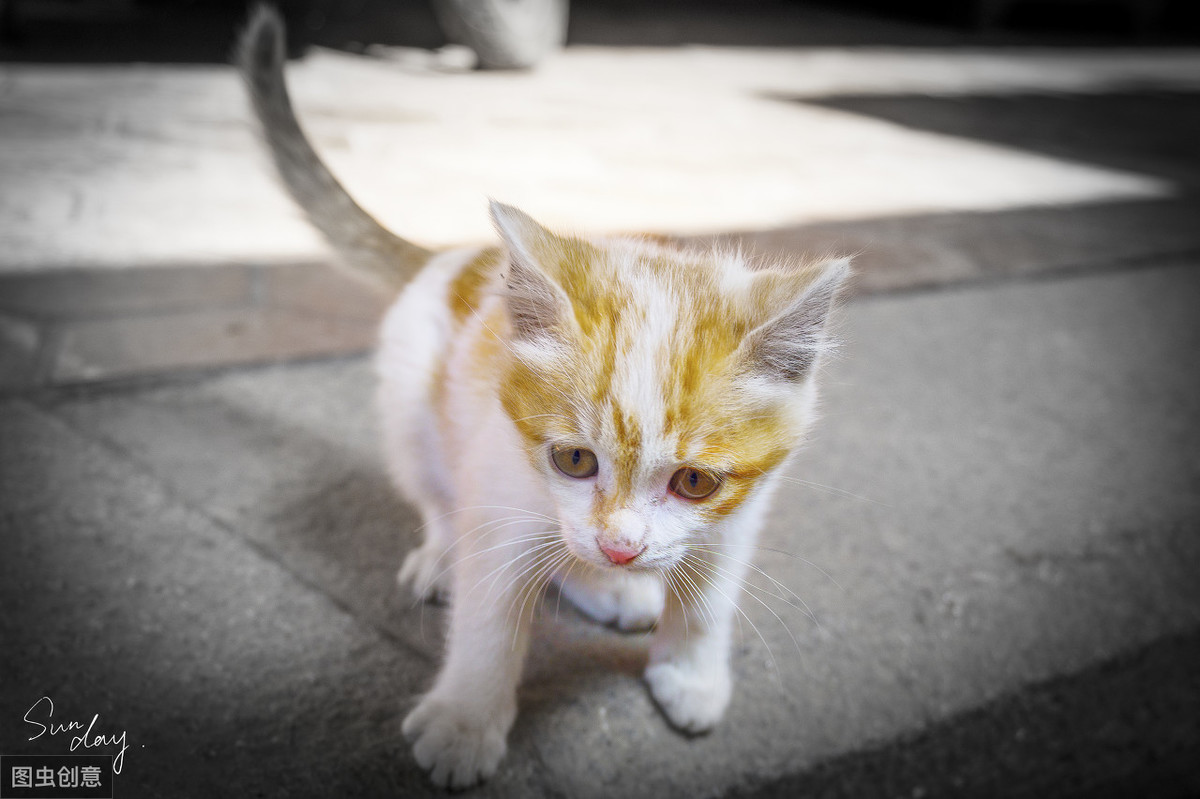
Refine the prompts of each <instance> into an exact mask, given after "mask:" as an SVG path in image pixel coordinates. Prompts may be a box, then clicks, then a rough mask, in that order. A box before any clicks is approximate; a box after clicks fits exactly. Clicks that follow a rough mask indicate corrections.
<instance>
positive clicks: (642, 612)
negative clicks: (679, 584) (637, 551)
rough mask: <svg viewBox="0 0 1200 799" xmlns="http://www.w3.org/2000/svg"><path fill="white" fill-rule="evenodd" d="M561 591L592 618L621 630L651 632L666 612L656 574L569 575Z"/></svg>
mask: <svg viewBox="0 0 1200 799" xmlns="http://www.w3.org/2000/svg"><path fill="white" fill-rule="evenodd" d="M559 590H560V591H561V592H562V593H563V594H564V595H566V597H567V599H568V600H570V602H571V604H572V605H574V606H575V607H577V608H579V609H580V610H581V611H583V613H584V614H586V615H587V616H588V617H589V618H591V619H593V620H595V621H598V622H600V623H601V624H614V625H616V626H617V628H618V629H621V630H626V631H633V630H649V629H650V628H651V627H653V626H654V625H655V623H656V622H657V621H658V618H659V616H661V615H662V612H663V601H664V591H663V584H662V580H661V579H659V578H658V576H657V575H653V574H613V575H606V574H604V573H602V572H601V573H597V574H592V575H588V576H586V577H579V578H576V577H574V576H571V575H568V577H567V579H566V581H565V582H563V583H561V584H560V585H559Z"/></svg>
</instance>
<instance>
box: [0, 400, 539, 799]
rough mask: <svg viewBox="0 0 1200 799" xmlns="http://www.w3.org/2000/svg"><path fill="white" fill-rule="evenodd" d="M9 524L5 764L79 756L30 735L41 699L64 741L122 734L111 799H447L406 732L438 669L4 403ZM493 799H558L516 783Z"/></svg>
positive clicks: (1, 658)
mask: <svg viewBox="0 0 1200 799" xmlns="http://www.w3.org/2000/svg"><path fill="white" fill-rule="evenodd" d="M18 466H19V468H18ZM0 507H3V509H4V511H3V513H2V514H0V540H3V541H4V557H3V558H0V603H2V604H3V607H4V608H5V612H4V613H3V614H0V640H3V641H4V646H3V647H2V648H0V671H2V673H3V674H4V680H3V683H2V684H0V718H4V719H9V720H11V719H15V720H16V721H15V722H7V721H6V722H5V723H4V724H0V751H3V752H4V753H5V754H66V753H68V747H69V746H70V738H69V737H68V736H67V735H66V734H60V735H57V736H51V735H49V734H47V735H45V736H44V737H43V738H41V739H39V740H32V741H31V740H28V736H29V734H30V732H31V731H33V730H35V728H31V727H28V726H27V725H26V724H24V723H23V722H22V721H21V719H23V718H24V716H25V714H26V713H28V712H29V710H30V708H31V707H32V706H33V705H34V704H35V702H37V701H38V700H39V698H40V697H42V696H49V697H50V698H51V701H52V702H53V703H54V714H53V718H54V720H55V721H56V722H60V723H66V722H67V721H68V720H79V719H82V720H83V721H84V723H86V722H87V720H88V719H90V718H91V717H92V715H93V714H98V716H99V718H98V719H97V722H96V728H95V730H94V732H97V733H103V734H106V735H117V734H118V733H119V731H124V732H125V734H126V744H127V745H128V747H129V749H128V751H127V752H126V753H125V757H124V763H123V768H122V770H121V773H120V774H119V775H118V776H117V777H116V786H117V788H116V794H117V795H119V796H172V797H197V799H199V797H208V796H221V795H227V794H229V793H230V791H233V792H235V793H238V794H243V793H244V794H245V795H248V796H313V795H322V796H345V797H372V796H413V797H426V796H429V797H436V796H443V795H444V792H442V791H439V790H435V789H433V788H432V787H431V786H430V785H429V783H428V781H427V780H426V778H425V775H424V773H423V772H422V770H421V769H420V768H419V767H418V766H417V765H416V763H415V762H414V761H413V760H412V757H411V755H410V753H409V750H408V747H407V746H406V745H405V744H404V742H403V738H402V736H401V733H400V720H401V718H402V716H403V713H404V711H405V709H406V707H407V706H409V705H410V703H411V702H412V698H413V696H414V695H415V694H416V693H417V692H418V691H420V690H421V689H422V688H423V687H424V685H425V684H426V681H427V680H428V675H429V672H430V671H431V669H432V663H431V662H430V661H429V660H428V659H426V658H425V657H422V656H421V655H420V654H419V653H414V652H413V651H412V650H409V649H407V648H406V647H404V646H402V645H397V644H396V642H394V641H390V640H388V639H387V638H386V636H381V635H379V634H378V632H377V631H374V630H372V629H370V628H369V626H366V625H363V624H361V623H359V621H358V620H356V619H355V618H353V617H352V616H351V615H349V614H347V613H346V612H345V611H344V610H343V609H342V608H341V607H339V606H338V605H337V604H336V603H335V602H331V601H330V599H329V598H328V597H327V596H325V595H323V594H322V593H321V591H319V590H313V589H312V588H311V587H310V586H308V585H307V584H306V583H305V582H304V581H303V580H298V579H296V577H295V576H294V575H293V574H290V573H289V572H288V571H287V569H286V568H283V567H281V566H280V564H279V563H277V562H276V561H275V560H274V559H273V558H272V557H271V556H270V555H269V554H265V553H263V552H260V551H258V550H256V549H255V548H254V547H252V546H248V545H247V543H246V542H245V541H244V540H243V539H241V538H239V536H238V535H237V534H236V533H235V531H232V530H230V529H228V528H224V527H222V525H221V524H220V523H218V522H214V521H213V520H212V519H211V518H209V517H208V516H207V515H206V514H205V513H204V512H203V509H196V508H192V507H188V506H187V504H186V503H185V502H181V501H180V500H179V499H178V497H177V496H176V495H175V494H174V492H173V490H172V489H171V488H170V487H169V484H165V483H163V482H162V481H160V480H159V479H157V477H156V476H154V475H151V474H149V473H147V472H146V471H144V470H143V469H141V468H139V467H137V466H135V465H134V464H133V463H131V462H129V461H127V460H125V459H123V458H122V457H120V456H119V455H116V454H115V453H114V452H113V451H112V450H111V449H110V448H107V447H105V446H103V445H100V444H97V443H96V442H94V441H89V440H87V439H86V438H85V437H82V436H80V435H79V434H78V433H76V432H74V431H72V430H70V429H68V428H67V427H65V426H64V425H63V424H62V423H61V422H60V421H58V420H56V419H54V418H53V417H50V416H48V415H46V414H44V413H42V412H40V411H38V410H37V409H35V408H32V407H30V406H29V405H28V404H26V403H23V402H7V403H0ZM43 707H46V706H45V705H44V704H43ZM34 717H38V716H37V714H36V713H35V714H34ZM95 751H96V752H97V753H103V754H115V751H116V748H115V747H103V748H97V749H95ZM517 754H518V757H519V758H520V760H521V761H522V762H529V761H530V759H531V755H530V754H529V753H528V751H522V750H521V749H519V748H518V750H517ZM492 787H493V790H494V791H495V795H498V796H503V797H521V796H539V795H545V792H546V790H547V787H546V785H545V783H544V779H543V777H542V775H541V774H539V773H537V772H536V771H535V770H533V769H520V768H516V769H512V770H509V771H507V772H506V773H504V774H502V775H500V778H499V780H498V781H497V782H496V783H495V784H494V785H493V786H492Z"/></svg>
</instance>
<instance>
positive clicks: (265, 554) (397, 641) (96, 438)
mask: <svg viewBox="0 0 1200 799" xmlns="http://www.w3.org/2000/svg"><path fill="white" fill-rule="evenodd" d="M12 401H13V402H15V403H17V404H19V405H23V406H25V407H26V409H27V410H29V411H30V412H31V413H35V414H37V415H39V416H42V417H43V418H45V419H47V420H48V421H51V422H52V423H54V424H57V425H59V426H60V427H61V428H62V429H64V430H67V431H69V432H70V433H71V434H73V435H76V436H79V437H80V438H82V439H84V440H85V441H90V442H92V443H94V444H96V445H98V446H100V447H103V448H104V449H106V450H108V451H109V452H110V453H112V454H113V455H114V456H115V457H117V458H119V459H121V460H122V461H124V462H125V463H127V464H129V465H130V466H131V467H132V468H133V469H134V470H135V471H136V472H137V473H138V474H140V475H141V476H143V477H145V478H146V479H148V480H152V481H153V482H154V483H156V484H157V485H158V486H159V488H160V489H161V490H162V492H163V494H164V496H166V497H167V498H168V499H170V500H171V501H172V502H175V503H178V504H179V505H180V506H181V507H183V508H185V509H187V510H188V511H189V512H192V513H195V514H197V515H199V516H200V517H202V518H204V519H205V520H206V521H208V522H209V523H210V524H212V525H213V526H214V527H215V528H216V529H219V530H220V531H221V532H222V533H224V534H225V535H226V536H228V537H229V538H230V539H232V540H233V541H235V542H236V543H239V544H241V545H243V546H245V547H246V548H247V549H249V550H250V551H252V552H253V553H255V554H256V555H258V556H259V557H260V558H262V559H263V560H265V561H266V562H268V563H272V564H274V565H275V566H276V567H278V568H279V569H280V570H281V571H283V572H284V573H285V574H287V575H288V576H289V578H291V579H292V580H294V581H295V582H296V584H297V585H298V586H300V587H301V588H303V589H305V590H307V591H309V592H311V593H313V594H316V595H318V596H320V597H322V598H323V599H324V600H325V601H326V602H328V603H329V604H330V605H331V606H332V607H334V608H336V609H337V610H338V611H339V612H340V613H342V614H344V615H346V616H348V617H349V618H351V619H352V620H353V622H354V623H355V624H357V625H359V626H360V627H362V628H363V629H367V630H370V631H372V632H373V633H375V634H376V635H377V636H379V637H380V638H381V639H382V640H383V641H385V642H387V643H389V644H391V645H392V646H393V647H397V648H399V649H400V650H402V651H404V652H405V653H407V654H410V655H413V656H415V657H417V658H419V659H420V660H422V661H425V662H430V658H429V655H428V654H427V653H425V652H422V651H421V650H420V649H418V648H417V647H414V646H412V645H411V644H410V643H409V642H407V641H405V640H404V639H403V638H402V637H400V636H397V635H395V634H393V633H392V632H391V631H389V630H387V629H386V628H382V627H379V626H377V625H375V624H371V623H370V622H368V621H366V620H364V619H363V617H362V616H360V615H359V614H357V613H355V612H354V610H353V609H352V608H350V607H349V606H348V605H346V604H345V603H344V602H341V601H340V600H338V599H337V598H336V597H335V596H333V595H331V594H330V593H328V592H327V591H324V590H322V589H321V587H320V586H319V585H316V584H314V583H313V582H312V581H310V580H307V579H305V577H304V576H303V575H300V574H298V573H296V571H294V570H293V569H291V568H289V567H288V565H287V564H286V563H284V562H283V561H281V560H280V559H279V558H277V557H275V556H274V554H273V553H272V552H271V551H270V550H269V549H266V548H265V547H263V546H261V545H260V544H257V543H256V542H254V541H252V540H250V539H248V538H246V537H245V536H241V535H238V533H237V531H236V530H234V529H232V528H231V527H230V526H229V525H228V524H227V523H225V522H224V521H223V520H221V519H220V518H218V517H216V516H213V515H212V514H210V513H208V512H207V511H206V510H205V509H204V508H203V507H202V506H200V505H197V504H196V503H195V502H192V501H191V500H189V499H188V498H187V497H186V496H184V495H182V494H181V493H180V492H179V491H177V490H176V489H175V487H174V486H173V485H172V484H171V483H170V482H168V481H166V480H163V479H161V478H160V477H159V476H158V474H157V473H156V472H155V471H154V470H153V469H152V468H150V466H149V465H148V464H146V463H145V462H143V461H142V460H141V459H140V458H138V457H137V456H136V455H134V454H133V453H132V452H130V451H129V450H128V449H126V448H125V447H123V446H121V445H120V444H119V443H117V442H115V441H113V440H111V439H109V438H108V437H107V436H103V435H96V434H95V433H93V432H91V431H88V430H86V429H83V428H81V427H79V426H77V425H74V424H72V423H71V422H70V421H69V420H67V419H64V418H63V417H62V416H60V415H59V414H57V413H55V412H54V411H53V410H52V409H51V408H47V407H44V406H41V405H38V404H37V403H36V402H32V401H30V400H29V399H28V398H24V397H18V398H15V399H13V400H12Z"/></svg>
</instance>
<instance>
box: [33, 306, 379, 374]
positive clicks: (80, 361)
mask: <svg viewBox="0 0 1200 799" xmlns="http://www.w3.org/2000/svg"><path fill="white" fill-rule="evenodd" d="M374 343H375V325H374V324H370V323H364V322H356V321H354V320H349V319H340V318H336V317H316V316H311V315H304V314H300V313H295V312H290V311H284V310H276V309H255V308H239V309H228V310H227V309H215V310H206V311H193V312H184V313H178V314H173V315H155V316H129V317H118V318H111V319H95V320H81V321H73V322H66V323H64V324H63V325H62V326H61V338H60V342H59V349H58V352H57V353H56V354H55V358H54V364H53V367H52V371H51V375H50V377H51V379H52V380H54V381H56V382H62V381H75V380H96V379H103V378H114V377H124V376H129V375H135V374H145V373H149V372H155V371H164V370H172V369H179V368H197V367H211V366H224V365H229V364H248V363H263V362H270V361H278V360H284V359H288V358H304V357H313V356H327V355H341V354H346V353H352V352H362V351H364V350H366V349H369V348H370V347H372V346H373V345H374Z"/></svg>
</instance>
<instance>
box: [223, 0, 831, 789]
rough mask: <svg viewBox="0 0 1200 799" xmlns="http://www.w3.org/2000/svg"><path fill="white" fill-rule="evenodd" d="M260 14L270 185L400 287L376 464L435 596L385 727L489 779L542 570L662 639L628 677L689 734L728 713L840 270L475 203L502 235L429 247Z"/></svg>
mask: <svg viewBox="0 0 1200 799" xmlns="http://www.w3.org/2000/svg"><path fill="white" fill-rule="evenodd" d="M283 35H284V34H283V26H282V23H281V21H280V19H279V17H278V15H277V14H276V13H275V12H274V11H272V10H269V9H266V8H260V9H258V10H257V11H256V12H255V13H254V15H253V17H252V19H251V22H250V24H249V26H248V28H247V30H246V32H245V34H244V36H243V39H242V44H241V49H240V60H241V68H242V71H243V76H244V78H245V80H246V83H247V85H248V87H249V89H250V95H251V98H252V101H253V104H254V107H255V110H256V112H257V114H258V117H259V119H260V121H261V123H262V127H263V133H264V136H265V139H266V141H267V142H268V144H269V147H270V150H271V153H272V155H273V156H274V158H275V162H276V164H277V166H278V168H279V172H280V175H281V176H282V178H283V180H284V182H285V183H286V184H287V186H288V188H289V189H290V190H291V193H292V194H293V196H294V197H295V199H296V201H297V202H298V203H299V205H300V206H301V207H302V208H303V209H304V210H305V211H306V212H307V214H308V216H309V217H310V219H311V220H312V222H313V223H314V224H315V225H316V226H317V227H318V228H320V229H321V230H322V231H323V232H324V233H325V234H326V236H327V237H328V238H329V239H330V241H331V242H332V243H333V244H334V245H335V246H336V247H337V248H338V249H339V251H340V252H341V253H342V255H343V258H344V260H345V261H346V262H347V263H348V264H349V265H351V266H354V267H356V268H357V269H358V270H359V271H360V272H364V273H367V274H370V275H373V276H374V277H375V278H377V279H378V280H379V281H381V282H383V283H385V284H388V285H391V286H394V287H396V288H400V287H403V291H402V292H401V293H400V294H399V298H398V299H397V300H396V302H395V304H394V305H393V306H392V308H391V310H390V311H389V312H388V314H387V317H386V319H385V321H384V323H383V330H382V336H381V347H380V351H379V355H378V372H379V376H380V381H381V385H380V391H379V411H380V414H381V416H382V420H383V426H384V431H385V436H386V438H385V441H384V446H385V448H386V455H387V460H388V463H389V466H390V469H391V471H392V474H393V476H394V479H395V483H396V485H397V487H398V488H399V489H400V491H401V493H402V494H403V495H404V496H405V497H406V498H407V499H408V500H409V501H410V502H411V503H412V504H413V505H415V506H416V507H417V508H418V509H419V510H420V512H421V514H422V516H423V518H424V521H425V527H424V529H425V540H424V543H423V544H422V545H421V546H420V547H418V548H417V549H416V550H414V551H413V552H411V553H410V554H409V555H408V557H407V559H406V560H405V562H404V565H403V568H402V569H401V570H400V580H401V582H403V583H405V584H407V585H409V586H411V588H412V590H413V591H414V592H415V593H416V595H417V596H418V597H423V598H431V597H433V596H435V595H439V594H444V595H448V596H449V598H450V603H451V608H450V629H449V635H448V641H447V652H446V657H445V662H444V663H443V664H442V667H441V671H440V672H439V673H438V676H437V679H436V681H435V682H434V684H433V687H432V689H430V690H429V692H428V693H426V694H425V695H424V697H423V698H422V699H421V701H420V703H419V704H418V705H417V707H416V709H414V710H413V711H412V712H411V713H410V714H409V715H408V717H407V718H406V719H405V720H404V725H403V729H404V733H405V734H406V735H407V736H408V737H409V738H410V740H412V742H413V753H414V755H415V757H416V760H417V762H418V763H419V764H420V765H421V766H422V767H424V768H426V769H429V770H430V771H431V773H432V779H433V781H434V782H436V783H438V784H441V785H450V786H454V787H463V786H467V785H470V784H473V783H475V782H478V781H479V780H481V779H485V778H487V777H488V776H490V775H491V774H492V773H494V772H495V770H496V767H497V764H498V763H499V761H500V759H501V757H502V756H503V754H504V751H505V739H506V736H507V734H508V731H509V728H510V727H511V726H512V723H513V720H514V718H515V717H516V713H517V685H518V682H519V681H520V677H521V669H522V662H523V660H524V658H525V653H526V649H527V647H528V643H529V629H530V625H531V621H532V620H531V619H528V618H524V617H525V616H526V614H532V610H531V608H532V605H533V604H536V597H537V596H538V595H540V592H541V591H542V590H543V588H544V587H545V585H546V584H547V583H548V582H550V581H553V582H555V583H556V584H557V585H558V586H559V589H560V591H561V592H562V594H563V595H565V596H566V597H567V598H568V599H569V600H570V601H571V602H573V603H574V604H575V605H576V606H577V607H578V608H579V609H580V610H581V611H583V612H584V613H585V614H587V615H588V616H590V617H592V618H594V619H596V620H597V621H600V622H604V623H612V624H615V625H616V626H618V627H620V628H622V629H639V628H641V629H645V628H649V627H651V626H654V625H657V627H656V629H655V631H654V634H653V638H652V639H651V644H650V651H649V665H648V666H647V667H646V672H645V679H646V682H647V683H648V684H649V686H650V690H651V692H652V694H653V696H654V698H655V700H657V702H658V704H659V706H660V707H661V708H662V710H663V712H664V713H665V714H666V716H667V718H668V719H670V721H671V723H672V724H674V725H675V726H677V727H679V728H681V729H683V730H686V731H688V732H701V731H704V730H707V729H709V728H711V727H712V726H713V725H714V724H716V723H717V722H718V721H719V720H720V718H721V716H722V714H723V713H724V711H725V708H726V706H727V704H728V703H729V698H730V690H731V683H730V668H729V652H730V637H731V633H732V623H733V616H734V613H735V610H736V608H735V607H734V604H733V603H734V602H735V600H736V597H737V596H738V594H739V591H740V585H741V579H742V577H743V575H744V570H745V569H746V568H747V566H746V562H747V561H748V560H749V558H750V554H751V551H752V549H753V547H754V542H755V537H756V534H757V533H758V529H759V527H760V525H761V523H762V519H763V514H764V512H765V510H766V508H767V501H768V497H769V495H770V494H771V491H772V489H773V488H774V486H775V484H776V482H777V479H778V475H779V473H780V471H781V470H782V468H783V466H784V464H785V463H786V462H787V460H788V458H789V456H790V455H791V454H792V452H793V451H794V449H795V448H796V446H797V444H798V443H799V442H800V441H801V438H802V436H803V435H804V433H805V430H806V428H807V427H808V426H809V424H810V422H811V420H812V416H813V406H814V402H815V399H816V390H815V385H814V375H815V373H816V371H817V366H818V363H819V361H820V359H821V355H822V352H823V351H824V350H825V349H826V348H827V336H826V320H827V317H828V315H829V312H830V308H831V306H832V304H833V303H834V300H835V297H836V295H837V293H838V291H839V289H840V288H841V286H842V284H843V282H844V280H845V279H846V276H847V274H848V269H849V267H848V264H847V262H846V261H844V260H835V261H829V262H825V263H821V264H812V265H808V266H804V267H797V266H792V265H787V264H780V265H778V266H774V267H760V268H751V267H750V266H749V265H748V264H747V263H746V262H745V259H744V258H743V257H742V256H740V255H737V254H733V253H729V252H723V251H712V252H701V251H693V250H681V249H674V248H670V247H666V246H661V245H659V244H654V243H650V242H647V241H643V240H638V239H625V238H615V239H606V240H586V239H582V238H577V237H573V236H564V235H558V234H555V233H552V232H550V231H548V230H546V229H545V228H543V227H542V226H541V225H539V224H538V223H537V222H535V221H534V220H533V219H531V218H530V217H529V216H527V215H525V214H524V213H522V212H521V211H518V210H517V209H515V208H512V207H509V206H506V205H501V204H499V203H492V205H491V215H492V220H493V221H494V223H495V226H496V230H497V232H498V233H499V235H500V239H501V244H500V245H499V246H496V247H490V248H486V249H483V250H456V251H451V252H442V253H429V252H426V251H425V250H423V249H421V248H420V247H417V246H416V245H414V244H411V243H410V242H407V241H405V240H403V239H401V238H399V237H397V236H395V235H394V234H392V233H390V232H389V231H387V230H385V229H384V228H382V227H381V226H380V225H379V224H378V223H377V222H375V220H374V219H372V218H371V217H370V216H369V215H367V214H366V213H365V212H364V211H363V210H362V209H361V208H359V207H358V206H357V205H356V204H355V203H354V201H353V200H351V199H350V198H349V196H348V195H347V194H346V193H345V191H344V190H343V189H342V187H341V186H340V185H339V184H338V183H337V181H336V180H335V179H334V178H333V177H332V175H331V174H330V173H329V171H328V170H327V169H326V167H325V166H324V165H323V164H322V163H321V161H320V159H319V158H318V157H317V155H316V154H315V153H314V152H313V150H312V148H311V146H310V145H309V143H308V141H307V140H306V139H305V137H304V134H303V133H302V132H301V130H300V127H299V125H298V124H297V122H296V119H295V116H294V114H293V112H292V110H291V106H290V103H289V101H288V97H287V92H286V88H285V86H284V80H283V56H284V40H283Z"/></svg>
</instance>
